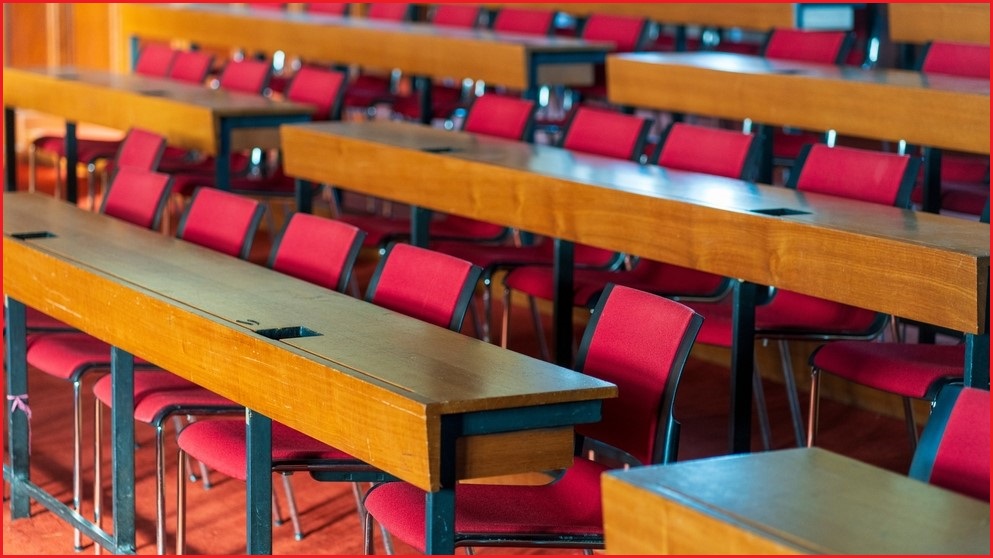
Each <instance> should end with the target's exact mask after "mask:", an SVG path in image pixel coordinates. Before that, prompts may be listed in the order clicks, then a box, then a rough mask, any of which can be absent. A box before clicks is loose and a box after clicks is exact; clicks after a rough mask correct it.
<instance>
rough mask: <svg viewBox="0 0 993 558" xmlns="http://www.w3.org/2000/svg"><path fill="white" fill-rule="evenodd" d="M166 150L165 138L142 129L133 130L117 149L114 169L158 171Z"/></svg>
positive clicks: (129, 131)
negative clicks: (130, 168)
mask: <svg viewBox="0 0 993 558" xmlns="http://www.w3.org/2000/svg"><path fill="white" fill-rule="evenodd" d="M165 149H166V139H165V137H164V136H161V135H159V134H156V133H155V132H150V131H148V130H144V129H141V128H131V129H130V130H128V133H127V135H126V136H124V140H123V141H122V142H121V145H120V147H118V148H117V155H116V156H115V157H114V168H116V169H119V168H124V167H133V168H138V169H142V170H156V169H157V168H158V167H159V161H161V160H162V154H163V153H165Z"/></svg>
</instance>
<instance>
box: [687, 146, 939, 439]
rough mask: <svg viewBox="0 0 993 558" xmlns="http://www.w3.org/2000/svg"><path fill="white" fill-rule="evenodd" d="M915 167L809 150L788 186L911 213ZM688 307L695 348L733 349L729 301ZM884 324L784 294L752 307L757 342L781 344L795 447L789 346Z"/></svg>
mask: <svg viewBox="0 0 993 558" xmlns="http://www.w3.org/2000/svg"><path fill="white" fill-rule="evenodd" d="M918 164H919V162H918V160H917V159H915V158H911V157H909V156H905V155H896V154H893V153H884V152H881V151H869V150H863V149H855V148H850V147H828V146H826V145H824V144H812V145H808V146H806V147H805V148H804V149H803V150H802V151H801V152H800V156H799V157H798V158H797V161H796V163H795V165H794V168H793V172H791V173H790V179H789V182H787V186H788V187H789V188H795V189H797V190H799V191H801V192H805V193H812V194H813V193H817V194H828V195H832V196H839V197H845V198H850V199H855V200H860V201H864V202H867V203H878V204H882V205H892V206H896V207H909V203H910V189H911V188H912V186H913V183H914V179H915V177H916V176H917V167H918ZM687 304H688V305H689V306H690V307H692V308H693V309H695V310H696V311H698V312H700V314H702V315H703V316H704V326H703V328H702V329H701V330H700V335H699V336H698V338H697V342H698V343H703V344H707V345H717V346H721V347H730V346H731V343H732V340H733V335H732V330H731V326H732V321H731V312H732V309H731V304H730V302H729V301H721V302H716V303H702V302H688V303H687ZM887 323H889V316H887V315H884V314H880V313H878V312H874V311H872V310H867V309H863V308H856V307H854V306H849V305H847V304H841V303H838V302H832V301H829V300H824V299H820V298H816V297H812V296H807V295H803V294H800V293H797V292H794V291H788V290H783V289H772V290H771V295H770V298H769V300H768V302H767V303H765V304H761V305H758V306H756V308H755V336H756V338H760V339H774V340H778V341H779V351H780V358H781V361H782V367H783V377H784V380H785V382H786V389H787V395H788V396H789V402H790V411H791V414H792V418H793V428H794V433H795V436H796V443H797V445H798V446H802V445H804V440H805V436H804V431H803V430H804V426H803V420H802V417H801V412H800V404H799V401H798V396H797V392H796V386H795V380H794V376H793V367H792V363H791V360H790V352H789V348H788V344H787V341H788V340H790V339H798V340H836V339H872V338H875V337H877V336H878V335H880V334H881V333H882V332H883V330H884V329H885V327H886V324H887Z"/></svg>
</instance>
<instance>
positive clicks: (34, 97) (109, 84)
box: [3, 67, 314, 154]
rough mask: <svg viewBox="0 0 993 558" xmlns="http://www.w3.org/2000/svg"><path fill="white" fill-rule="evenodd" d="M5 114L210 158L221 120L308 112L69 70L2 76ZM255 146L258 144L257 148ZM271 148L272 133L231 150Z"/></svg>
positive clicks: (14, 71)
mask: <svg viewBox="0 0 993 558" xmlns="http://www.w3.org/2000/svg"><path fill="white" fill-rule="evenodd" d="M3 103H4V106H5V107H13V108H16V109H31V110H37V111H40V112H44V113H48V114H52V115H56V116H60V117H62V118H65V119H66V120H69V121H75V122H86V123H90V124H99V125H102V126H107V127H109V128H115V129H118V130H127V129H129V128H131V127H132V126H135V127H141V128H146V129H148V130H151V131H154V132H157V133H159V134H162V135H164V136H165V137H166V140H167V141H168V142H169V144H170V145H174V146H177V147H184V148H187V149H196V150H199V151H202V152H203V153H207V154H216V153H217V151H218V144H219V142H220V139H221V130H220V124H221V121H222V119H226V118H252V117H260V118H261V117H297V116H298V117H308V116H309V115H310V114H311V113H312V112H313V111H314V108H313V107H312V106H310V105H304V104H299V103H291V102H286V101H277V100H273V99H269V98H266V97H263V96H261V95H249V94H244V93H231V92H227V91H219V90H214V89H210V88H207V87H203V86H198V85H192V84H186V83H181V82H176V81H172V80H166V79H155V78H149V77H145V76H137V75H133V74H117V73H112V72H106V71H101V70H87V69H83V68H74V67H58V68H48V69H38V68H33V69H19V68H4V69H3ZM257 142H263V143H257ZM255 146H258V147H277V146H278V137H277V136H276V134H275V130H272V131H271V133H270V134H268V135H267V134H265V133H260V132H259V131H258V130H236V131H234V133H233V147H234V148H236V149H237V148H239V147H245V148H248V147H255Z"/></svg>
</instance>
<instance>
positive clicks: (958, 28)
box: [887, 2, 990, 45]
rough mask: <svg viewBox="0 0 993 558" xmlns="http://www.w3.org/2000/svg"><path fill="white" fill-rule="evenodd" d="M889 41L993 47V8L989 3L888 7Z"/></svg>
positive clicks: (888, 5)
mask: <svg viewBox="0 0 993 558" xmlns="http://www.w3.org/2000/svg"><path fill="white" fill-rule="evenodd" d="M887 10H889V28H890V40H891V41H893V42H895V43H917V44H923V43H926V42H928V41H937V40H941V41H953V42H963V43H980V44H986V45H988V44H990V5H989V3H986V4H964V3H962V4H954V3H944V2H942V3H935V4H905V3H901V2H897V3H893V4H887Z"/></svg>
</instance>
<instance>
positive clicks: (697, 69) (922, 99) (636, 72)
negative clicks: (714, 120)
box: [607, 52, 990, 154]
mask: <svg viewBox="0 0 993 558" xmlns="http://www.w3.org/2000/svg"><path fill="white" fill-rule="evenodd" d="M607 95H608V98H609V99H610V101H611V102H614V103H617V104H621V105H627V106H633V107H644V108H656V109H662V110H670V111H676V112H684V113H690V114H699V115H704V116H716V117H722V118H733V119H738V120H741V119H744V118H751V119H752V120H753V121H755V122H757V123H761V124H771V125H778V126H795V127H798V128H804V129H809V130H817V131H826V130H831V129H833V130H836V131H837V132H838V133H840V134H846V135H852V136H858V137H863V138H870V139H879V140H889V141H898V140H901V139H902V140H906V141H908V142H910V143H912V144H918V145H924V146H929V147H937V148H942V149H957V150H961V151H968V152H971V153H979V154H989V152H990V96H989V80H979V79H969V78H960V77H953V76H937V75H923V74H921V73H919V72H913V71H909V70H865V69H861V68H851V67H838V66H830V65H821V64H805V63H799V62H788V61H777V60H769V59H765V58H762V57H757V56H747V55H738V54H728V53H716V52H693V53H632V54H614V55H610V56H608V57H607Z"/></svg>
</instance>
